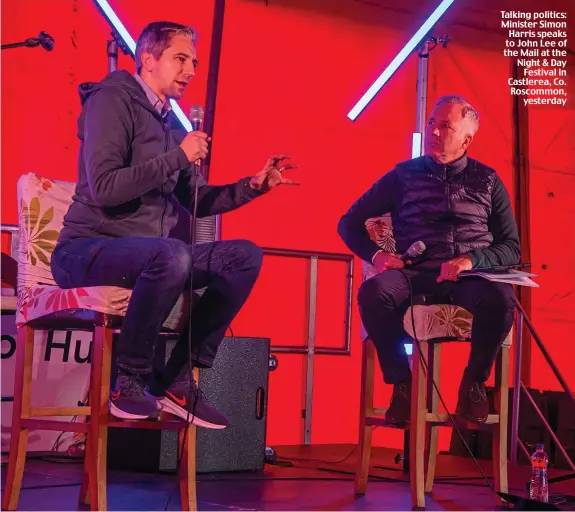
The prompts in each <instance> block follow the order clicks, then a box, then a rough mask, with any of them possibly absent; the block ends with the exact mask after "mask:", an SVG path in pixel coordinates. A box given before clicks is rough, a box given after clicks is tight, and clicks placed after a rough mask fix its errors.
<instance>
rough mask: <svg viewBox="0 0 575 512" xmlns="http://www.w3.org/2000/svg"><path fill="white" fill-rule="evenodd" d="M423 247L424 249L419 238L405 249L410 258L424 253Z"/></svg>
mask: <svg viewBox="0 0 575 512" xmlns="http://www.w3.org/2000/svg"><path fill="white" fill-rule="evenodd" d="M425 249H426V247H425V244H424V243H423V242H422V241H421V240H420V241H419V242H415V243H413V244H412V245H411V247H410V248H409V249H408V250H407V253H408V254H409V256H411V257H412V258H415V257H417V256H421V255H422V254H423V253H424V251H425Z"/></svg>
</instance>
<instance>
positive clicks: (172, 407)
mask: <svg viewBox="0 0 575 512" xmlns="http://www.w3.org/2000/svg"><path fill="white" fill-rule="evenodd" d="M156 405H157V407H158V410H159V411H165V412H169V413H170V414H173V415H174V416H178V417H179V418H181V419H183V420H184V421H185V420H186V419H187V418H188V411H186V409H184V408H183V407H180V406H179V405H178V404H176V403H175V402H174V401H172V400H170V399H169V398H167V397H163V398H159V399H156ZM189 416H190V419H189V423H192V424H193V425H196V426H197V427H204V428H211V429H214V430H222V429H224V428H226V425H217V424H215V423H210V422H208V421H205V420H202V419H201V418H198V416H197V415H192V414H191V413H190V415H189Z"/></svg>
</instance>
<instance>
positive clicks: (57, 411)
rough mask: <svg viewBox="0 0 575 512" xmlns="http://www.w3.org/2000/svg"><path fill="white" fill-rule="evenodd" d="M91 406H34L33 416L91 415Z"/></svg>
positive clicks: (31, 412) (32, 409) (31, 411)
mask: <svg viewBox="0 0 575 512" xmlns="http://www.w3.org/2000/svg"><path fill="white" fill-rule="evenodd" d="M90 412H91V409H90V407H32V408H31V409H30V417H31V418H39V417H42V416H90Z"/></svg>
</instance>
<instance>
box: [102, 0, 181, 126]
mask: <svg viewBox="0 0 575 512" xmlns="http://www.w3.org/2000/svg"><path fill="white" fill-rule="evenodd" d="M95 2H96V4H97V5H98V7H99V8H100V10H101V11H102V14H104V17H105V18H106V19H107V20H108V23H110V25H112V28H113V29H114V31H115V32H116V34H117V35H118V36H119V37H121V38H122V41H124V43H125V44H126V47H127V48H128V49H129V50H130V52H131V54H132V57H134V56H135V54H136V42H135V41H134V39H133V38H132V36H131V35H130V33H129V32H128V31H127V30H126V27H125V26H124V24H123V23H122V22H121V21H120V18H118V16H117V15H116V13H115V12H114V9H112V7H111V6H110V4H109V3H108V0H95ZM170 104H171V105H172V110H173V111H174V114H176V117H177V118H178V119H179V120H180V122H181V123H182V125H183V126H184V128H185V129H186V130H187V131H188V132H191V131H192V124H191V123H190V121H189V119H188V118H187V117H186V115H185V114H184V112H183V111H182V109H181V108H180V106H179V105H178V103H177V102H176V101H175V100H170Z"/></svg>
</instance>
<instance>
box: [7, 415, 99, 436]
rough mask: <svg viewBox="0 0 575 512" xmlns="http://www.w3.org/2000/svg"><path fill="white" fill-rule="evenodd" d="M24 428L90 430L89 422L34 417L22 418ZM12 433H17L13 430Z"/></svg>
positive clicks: (62, 430) (63, 430) (67, 430)
mask: <svg viewBox="0 0 575 512" xmlns="http://www.w3.org/2000/svg"><path fill="white" fill-rule="evenodd" d="M20 426H21V427H22V428H35V429H38V430H56V431H58V432H88V428H89V426H90V425H89V424H88V423H78V422H76V421H73V422H72V421H58V420H37V419H34V418H22V419H21V420H20ZM12 435H15V433H14V432H12Z"/></svg>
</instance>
